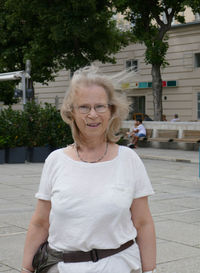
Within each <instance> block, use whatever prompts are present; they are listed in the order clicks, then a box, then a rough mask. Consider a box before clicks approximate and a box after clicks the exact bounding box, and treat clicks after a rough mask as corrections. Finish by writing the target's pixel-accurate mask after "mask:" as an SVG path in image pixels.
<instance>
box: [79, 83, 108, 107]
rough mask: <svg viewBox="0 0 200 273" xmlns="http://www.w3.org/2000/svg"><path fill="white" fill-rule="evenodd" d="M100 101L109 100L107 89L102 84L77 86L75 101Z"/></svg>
mask: <svg viewBox="0 0 200 273" xmlns="http://www.w3.org/2000/svg"><path fill="white" fill-rule="evenodd" d="M75 101H76V102H77V101H78V102H80V101H83V102H88V103H89V102H93V101H96V102H100V101H104V102H107V101H108V96H107V93H106V91H105V89H104V88H103V87H102V86H98V85H91V86H80V87H79V88H77V90H76V92H75V94H74V102H75Z"/></svg>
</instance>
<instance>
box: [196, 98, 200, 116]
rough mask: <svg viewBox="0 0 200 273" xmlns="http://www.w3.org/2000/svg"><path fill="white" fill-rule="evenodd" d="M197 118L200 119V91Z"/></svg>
mask: <svg viewBox="0 0 200 273" xmlns="http://www.w3.org/2000/svg"><path fill="white" fill-rule="evenodd" d="M197 118H198V119H200V93H197Z"/></svg>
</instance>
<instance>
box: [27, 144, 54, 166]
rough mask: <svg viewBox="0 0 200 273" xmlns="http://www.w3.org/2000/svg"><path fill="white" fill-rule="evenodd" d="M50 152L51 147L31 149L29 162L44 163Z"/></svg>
mask: <svg viewBox="0 0 200 273" xmlns="http://www.w3.org/2000/svg"><path fill="white" fill-rule="evenodd" d="M51 152H52V149H51V147H49V146H45V147H31V148H29V156H28V161H29V162H35V163H37V162H38V163H39V162H44V161H45V159H46V158H47V156H48V155H49V154H50V153H51Z"/></svg>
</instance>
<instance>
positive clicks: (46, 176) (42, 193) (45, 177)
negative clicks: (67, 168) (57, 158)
mask: <svg viewBox="0 0 200 273" xmlns="http://www.w3.org/2000/svg"><path fill="white" fill-rule="evenodd" d="M52 179H53V177H52V160H51V158H47V159H46V161H45V163H44V167H43V170H42V175H41V179H40V185H39V189H38V192H37V193H36V194H35V197H36V198H38V199H42V200H51V192H52Z"/></svg>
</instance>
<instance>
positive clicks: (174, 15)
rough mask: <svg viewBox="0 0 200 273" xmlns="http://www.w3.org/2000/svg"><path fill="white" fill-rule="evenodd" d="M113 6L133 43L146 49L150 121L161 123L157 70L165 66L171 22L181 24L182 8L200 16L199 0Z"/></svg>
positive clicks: (125, 0) (123, 1) (125, 1)
mask: <svg viewBox="0 0 200 273" xmlns="http://www.w3.org/2000/svg"><path fill="white" fill-rule="evenodd" d="M114 3H115V5H116V8H117V11H119V12H121V13H122V14H124V15H125V18H126V19H127V20H128V21H130V22H131V24H132V33H133V35H134V37H135V39H136V40H137V41H138V42H140V43H144V44H145V46H146V51H145V61H146V63H147V64H151V65H152V69H151V74H152V89H153V104H154V120H162V110H163V108H162V77H161V67H165V66H166V65H168V63H167V61H166V53H167V50H168V47H169V45H168V41H167V40H168V37H167V32H168V31H169V30H170V29H171V26H172V21H173V19H175V20H177V21H178V22H180V23H184V22H185V18H184V16H182V15H180V14H181V12H183V11H184V10H185V9H186V5H187V6H190V7H191V8H192V9H193V11H194V12H200V0H188V1H182V0H163V1H160V0H151V1H149V0H143V1H140V0H134V1H133V0H114Z"/></svg>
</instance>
